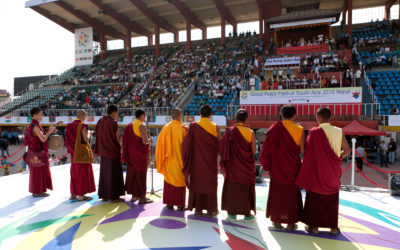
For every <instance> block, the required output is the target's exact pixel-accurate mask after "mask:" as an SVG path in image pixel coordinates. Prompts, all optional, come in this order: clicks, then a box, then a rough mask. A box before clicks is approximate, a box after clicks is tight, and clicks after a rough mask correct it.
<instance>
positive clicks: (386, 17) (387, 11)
mask: <svg viewBox="0 0 400 250" xmlns="http://www.w3.org/2000/svg"><path fill="white" fill-rule="evenodd" d="M391 8H392V6H387V5H386V6H385V16H384V18H385V19H386V20H390V9H391Z"/></svg>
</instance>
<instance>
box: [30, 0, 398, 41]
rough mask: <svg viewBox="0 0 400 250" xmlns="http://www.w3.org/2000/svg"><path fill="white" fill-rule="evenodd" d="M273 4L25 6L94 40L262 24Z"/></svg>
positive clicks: (119, 0) (65, 1)
mask: <svg viewBox="0 0 400 250" xmlns="http://www.w3.org/2000/svg"><path fill="white" fill-rule="evenodd" d="M270 1H271V2H273V1H274V0H85V1H82V0H62V1H61V0H27V1H26V4H25V6H26V7H29V8H31V9H33V10H34V11H36V12H38V13H39V14H41V15H43V16H45V17H47V18H48V19H50V20H51V21H53V22H55V23H57V24H59V25H60V26H62V27H64V28H65V29H67V30H69V31H71V32H74V30H75V29H77V28H83V27H88V26H92V27H93V29H94V38H95V40H98V39H99V36H98V35H99V33H100V32H102V33H103V34H105V38H106V39H107V40H114V39H126V37H127V33H130V35H131V37H138V36H147V37H150V36H152V35H153V34H154V31H155V24H158V26H159V27H160V32H161V33H174V34H175V36H177V35H178V34H177V33H178V31H181V30H186V21H188V22H189V23H190V25H191V28H198V29H201V30H205V29H206V27H213V26H220V25H221V16H222V14H223V15H224V17H225V19H226V21H227V22H228V24H231V25H233V26H236V25H237V23H243V22H252V21H257V20H259V8H260V7H261V6H263V7H264V11H267V10H266V9H267V8H268V4H269V3H268V2H270ZM274 2H276V1H274ZM280 3H281V8H282V11H281V14H282V15H285V14H286V13H289V14H290V13H291V12H296V11H305V10H307V9H319V10H335V11H342V10H343V9H345V6H346V3H347V0H302V1H299V0H281V1H280ZM352 3H353V9H358V8H366V7H374V6H384V5H386V6H387V5H390V6H391V5H393V3H394V1H392V0H352Z"/></svg>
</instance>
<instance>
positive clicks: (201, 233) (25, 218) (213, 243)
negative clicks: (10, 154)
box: [0, 165, 400, 250]
mask: <svg viewBox="0 0 400 250" xmlns="http://www.w3.org/2000/svg"><path fill="white" fill-rule="evenodd" d="M94 170H95V176H96V182H97V179H98V174H99V167H98V165H95V166H94ZM52 175H53V184H54V188H55V190H54V191H53V192H50V193H51V196H50V197H47V198H33V197H32V196H31V195H30V194H29V193H28V192H27V190H28V177H29V175H28V174H17V175H12V176H7V177H1V178H0V190H1V201H0V249H22V250H26V249H96V250H99V249H113V250H117V249H184V250H186V249H187V250H189V249H240V250H242V249H307V250H310V249H346V250H347V249H400V198H399V197H392V196H390V195H389V194H388V193H383V192H377V191H376V190H375V191H371V190H370V191H362V192H357V193H349V192H341V193H340V219H339V224H340V228H341V230H342V232H343V234H342V235H341V236H339V237H337V238H335V237H331V236H329V234H328V233H322V234H321V235H320V236H310V235H308V234H307V233H306V232H305V231H304V225H303V224H299V231H297V232H294V233H290V232H285V231H275V230H272V229H271V228H269V227H270V226H271V223H270V221H269V220H267V219H266V218H265V207H266V201H267V194H268V179H266V182H265V183H264V184H263V185H258V186H257V188H256V190H257V207H258V211H257V221H256V222H249V223H246V222H244V221H237V222H229V221H227V220H226V212H221V213H220V215H219V216H218V218H215V219H211V218H206V217H202V218H198V217H194V215H193V213H192V212H178V211H169V210H167V209H166V208H165V207H164V205H163V204H162V202H161V199H160V198H157V197H154V196H153V198H155V199H156V202H155V203H153V204H149V205H144V206H143V205H140V206H139V205H137V204H135V205H132V204H131V203H130V202H125V203H118V204H109V203H103V202H101V201H99V200H98V198H97V195H96V194H92V195H91V196H92V197H93V198H94V199H93V200H92V201H90V202H73V201H72V202H71V201H69V200H68V198H69V166H68V165H65V166H60V167H55V168H52ZM219 181H220V183H222V181H223V179H222V178H219ZM148 183H149V184H150V181H149V182H148ZM162 183H163V179H162V177H161V176H160V175H158V174H155V189H156V190H158V189H161V188H162ZM219 186H220V187H222V185H219ZM159 193H160V194H162V192H159ZM220 193H221V192H219V194H220ZM129 199H130V197H126V200H129Z"/></svg>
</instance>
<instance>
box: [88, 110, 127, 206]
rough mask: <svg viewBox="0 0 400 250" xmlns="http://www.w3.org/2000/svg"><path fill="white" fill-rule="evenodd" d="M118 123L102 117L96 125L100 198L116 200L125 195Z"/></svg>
mask: <svg viewBox="0 0 400 250" xmlns="http://www.w3.org/2000/svg"><path fill="white" fill-rule="evenodd" d="M117 131H118V124H117V122H116V121H115V120H114V119H113V118H111V117H110V116H104V117H102V118H101V119H100V120H99V121H98V122H97V125H96V129H95V133H96V144H95V150H94V153H96V154H98V155H100V156H101V160H100V178H99V191H98V192H99V198H100V199H104V200H116V199H118V198H119V197H120V196H121V195H124V194H125V187H124V176H123V173H122V165H121V146H120V144H119V142H118V140H117V136H116V133H117Z"/></svg>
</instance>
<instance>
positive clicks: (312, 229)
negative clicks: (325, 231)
mask: <svg viewBox="0 0 400 250" xmlns="http://www.w3.org/2000/svg"><path fill="white" fill-rule="evenodd" d="M305 229H306V231H307V232H309V233H310V234H312V235H318V234H319V231H318V227H310V226H306V227H305Z"/></svg>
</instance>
